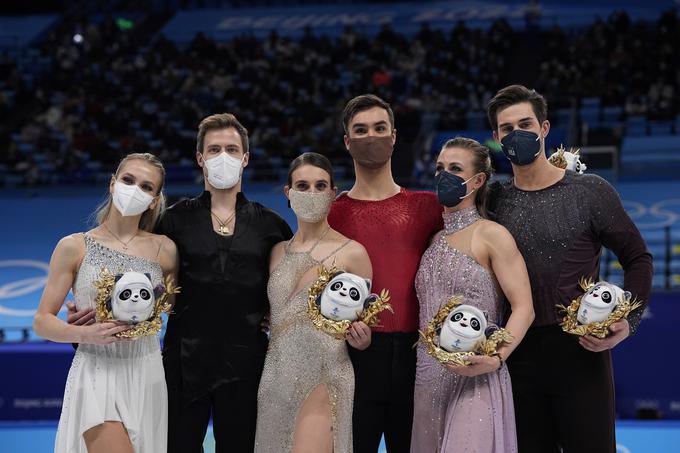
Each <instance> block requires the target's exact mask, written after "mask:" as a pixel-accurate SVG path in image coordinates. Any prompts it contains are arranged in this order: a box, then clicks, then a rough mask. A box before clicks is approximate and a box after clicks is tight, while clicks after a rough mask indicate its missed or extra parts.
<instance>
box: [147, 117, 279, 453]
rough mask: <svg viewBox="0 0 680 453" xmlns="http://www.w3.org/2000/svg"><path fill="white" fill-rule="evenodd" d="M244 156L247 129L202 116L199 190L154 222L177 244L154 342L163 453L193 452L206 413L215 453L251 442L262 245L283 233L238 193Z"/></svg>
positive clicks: (264, 265)
mask: <svg viewBox="0 0 680 453" xmlns="http://www.w3.org/2000/svg"><path fill="white" fill-rule="evenodd" d="M248 158H249V153H248V132H247V131H246V129H245V128H244V127H243V126H242V125H241V124H240V123H239V122H238V120H237V119H236V118H235V117H234V116H233V115H230V114H226V113H224V114H219V115H212V116H209V117H207V118H205V119H204V120H203V121H201V123H200V126H199V130H198V143H197V151H196V161H197V162H198V165H199V166H200V167H201V168H202V169H203V175H204V177H205V191H204V192H203V193H202V194H201V195H200V196H199V197H197V198H192V199H188V200H182V201H180V202H178V203H177V204H175V205H174V206H172V207H170V208H169V209H168V211H167V212H166V213H165V215H164V217H163V218H162V220H161V224H160V226H159V228H158V232H159V233H161V234H165V235H166V236H168V237H169V238H170V239H172V240H173V241H175V243H176V244H177V249H178V252H179V255H180V268H179V276H178V280H179V284H180V286H181V287H182V292H181V293H180V294H178V295H177V299H176V303H175V307H174V310H173V312H172V314H171V315H170V317H169V320H168V328H167V331H166V334H165V341H164V346H163V365H164V367H165V375H166V381H167V385H168V399H169V411H168V418H169V420H168V452H170V453H172V452H177V453H193V452H200V451H202V447H201V445H202V444H203V439H204V437H205V433H206V429H207V426H208V421H209V419H210V416H211V414H212V417H213V431H214V435H215V443H216V451H217V452H218V453H219V452H227V451H229V452H235V451H252V450H253V447H254V439H255V417H256V410H257V389H258V385H259V381H260V375H261V373H262V367H263V364H264V356H265V353H266V350H267V338H266V335H265V334H264V333H263V332H262V330H261V327H260V325H261V322H262V319H263V317H264V315H265V314H266V313H267V312H268V310H269V302H268V299H267V281H268V276H269V252H270V250H271V248H272V247H273V246H274V245H275V244H276V243H278V242H280V241H283V240H286V239H289V238H290V237H291V236H292V232H291V230H290V227H289V226H288V224H287V223H286V222H285V221H284V220H283V219H282V218H281V217H279V216H278V215H277V214H276V213H274V212H273V211H272V210H270V209H267V208H265V207H264V206H262V205H261V204H259V203H255V202H252V201H248V199H246V197H245V195H243V193H242V192H241V176H242V172H243V169H244V167H245V166H246V165H247V164H248Z"/></svg>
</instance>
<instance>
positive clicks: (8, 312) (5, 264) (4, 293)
mask: <svg viewBox="0 0 680 453" xmlns="http://www.w3.org/2000/svg"><path fill="white" fill-rule="evenodd" d="M11 267H15V268H16V267H24V268H26V267H28V268H32V269H38V270H40V271H42V272H41V275H39V276H37V277H28V278H23V279H20V280H15V281H13V282H10V283H6V284H4V285H0V315H5V316H33V315H34V314H35V309H23V310H22V309H16V308H9V307H5V306H4V305H3V304H2V303H1V302H2V300H3V299H14V298H16V297H21V296H25V295H26V294H31V293H33V292H35V291H38V290H41V289H42V288H44V287H45V283H47V271H48V270H49V265H48V264H47V263H45V262H43V261H36V260H0V271H1V269H3V268H11Z"/></svg>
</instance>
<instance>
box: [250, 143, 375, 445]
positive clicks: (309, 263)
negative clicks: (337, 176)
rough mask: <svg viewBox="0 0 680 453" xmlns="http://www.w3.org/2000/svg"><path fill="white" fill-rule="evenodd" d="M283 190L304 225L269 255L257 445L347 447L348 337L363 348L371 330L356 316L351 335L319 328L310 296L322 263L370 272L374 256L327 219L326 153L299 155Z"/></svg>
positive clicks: (329, 180) (330, 187)
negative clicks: (268, 313) (267, 333)
mask: <svg viewBox="0 0 680 453" xmlns="http://www.w3.org/2000/svg"><path fill="white" fill-rule="evenodd" d="M284 192H285V194H286V196H287V197H288V199H289V200H290V205H291V207H292V209H293V211H294V212H295V215H296V217H297V220H298V231H297V233H295V235H294V236H293V238H292V239H291V240H290V241H287V242H281V243H279V244H277V245H276V246H275V247H274V248H273V249H272V253H271V258H270V278H269V285H268V288H267V290H268V295H269V302H270V305H271V316H270V327H271V339H270V343H269V349H268V351H267V358H266V361H265V366H264V372H263V374H262V380H261V381H260V390H259V394H258V414H257V433H256V439H255V452H256V453H265V452H272V453H285V452H295V453H307V452H309V453H321V452H335V453H349V452H351V451H352V402H353V398H354V371H353V369H352V363H351V362H350V359H349V356H348V354H347V347H348V346H347V343H349V345H350V346H351V347H355V348H357V349H365V348H366V347H368V345H369V344H370V342H371V330H370V328H369V327H368V326H367V325H366V324H364V323H363V322H361V321H355V322H354V323H352V325H351V327H350V329H349V331H348V333H347V337H346V341H345V340H343V339H336V338H334V337H332V336H330V335H328V334H326V333H324V332H322V331H320V330H317V329H316V328H315V327H314V325H313V324H312V322H311V320H310V319H309V317H308V315H307V297H308V290H309V287H310V286H311V284H312V283H313V282H314V281H315V280H316V278H317V277H318V271H319V269H320V267H321V266H322V265H323V266H325V267H326V268H330V267H332V266H333V265H335V266H336V267H337V268H338V269H341V270H344V271H346V272H351V273H353V274H356V275H359V276H361V277H363V278H366V279H370V278H371V277H372V269H371V261H370V259H369V257H368V254H367V253H366V250H365V249H364V247H363V246H362V245H360V244H359V243H357V242H355V241H352V240H350V239H347V238H346V237H345V236H343V235H341V234H340V233H338V232H337V231H335V230H333V229H331V228H330V226H329V225H328V222H327V214H328V210H329V209H330V205H331V203H332V202H333V199H334V198H335V193H336V188H335V186H334V184H333V176H332V168H331V164H330V162H329V161H328V159H327V158H325V157H324V156H321V155H320V154H316V153H305V154H303V155H301V156H299V157H298V158H296V159H295V160H294V161H293V162H292V163H291V165H290V170H289V173H288V183H287V185H286V186H285V188H284Z"/></svg>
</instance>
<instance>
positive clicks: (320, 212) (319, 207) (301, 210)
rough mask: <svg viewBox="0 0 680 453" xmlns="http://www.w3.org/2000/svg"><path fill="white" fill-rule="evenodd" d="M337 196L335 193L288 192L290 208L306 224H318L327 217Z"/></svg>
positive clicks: (291, 190)
mask: <svg viewBox="0 0 680 453" xmlns="http://www.w3.org/2000/svg"><path fill="white" fill-rule="evenodd" d="M334 198H335V194H334V193H333V192H298V191H297V190H293V189H289V190H288V199H289V200H290V207H291V208H292V209H293V212H294V213H295V215H296V216H298V218H299V219H300V220H302V221H304V222H310V223H313V222H318V221H319V220H321V219H323V218H324V217H326V214H328V211H329V210H330V208H331V203H333V199H334Z"/></svg>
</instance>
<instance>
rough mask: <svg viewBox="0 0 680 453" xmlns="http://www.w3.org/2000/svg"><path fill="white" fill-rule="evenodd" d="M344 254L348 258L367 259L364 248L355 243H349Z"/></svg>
mask: <svg viewBox="0 0 680 453" xmlns="http://www.w3.org/2000/svg"><path fill="white" fill-rule="evenodd" d="M345 254H346V256H347V257H349V258H368V252H367V251H366V248H365V247H364V246H363V245H361V244H359V243H358V242H357V241H350V243H349V244H347V246H346V247H345Z"/></svg>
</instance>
